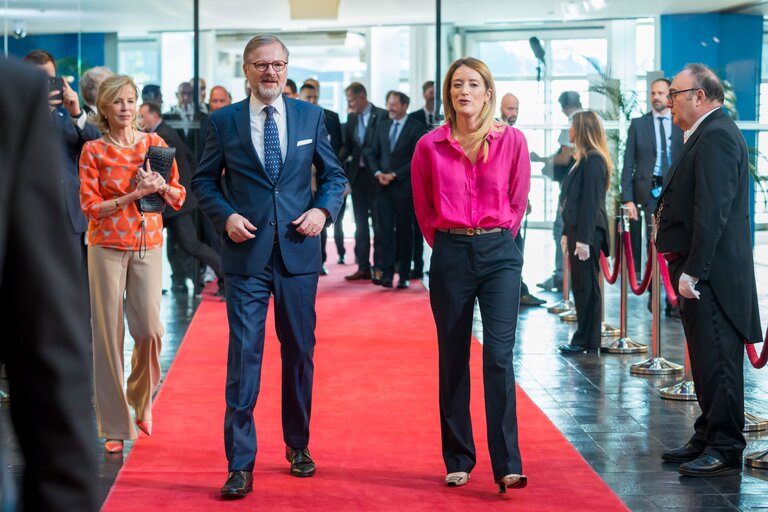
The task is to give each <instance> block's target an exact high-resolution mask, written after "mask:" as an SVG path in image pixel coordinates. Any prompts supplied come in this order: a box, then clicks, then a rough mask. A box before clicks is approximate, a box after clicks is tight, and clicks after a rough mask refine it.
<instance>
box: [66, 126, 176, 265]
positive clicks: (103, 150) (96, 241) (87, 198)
mask: <svg viewBox="0 0 768 512" xmlns="http://www.w3.org/2000/svg"><path fill="white" fill-rule="evenodd" d="M149 146H163V147H168V145H167V144H166V143H165V141H163V139H161V138H160V136H159V135H157V134H156V133H148V134H146V136H145V137H143V138H142V139H141V140H139V141H138V142H137V143H136V144H135V145H134V146H133V147H132V148H129V149H123V148H118V147H116V146H113V145H112V144H109V143H107V142H105V141H104V140H103V139H98V140H92V141H89V142H86V143H85V145H84V146H83V151H82V153H81V154H80V205H81V207H82V209H83V213H84V214H85V216H86V217H87V218H88V244H89V245H99V246H101V247H109V248H112V249H122V250H139V243H140V240H141V214H140V213H139V210H138V208H137V207H136V204H135V203H133V202H132V203H130V204H127V205H122V207H121V208H120V209H119V210H117V211H116V212H115V213H113V214H112V215H110V216H109V217H104V218H102V219H100V218H99V209H100V208H101V203H102V202H104V201H107V200H112V199H114V198H115V197H122V196H124V195H126V194H127V193H129V192H131V191H132V190H133V189H134V188H135V186H134V180H135V179H136V175H137V174H138V168H139V167H141V166H142V165H144V155H145V154H146V153H147V148H149ZM168 184H169V185H170V186H171V187H173V188H176V189H178V190H179V191H180V195H179V197H178V200H177V201H176V202H175V203H168V206H170V207H171V208H173V209H174V210H178V209H180V208H181V205H182V204H184V199H185V198H186V194H187V193H186V190H184V187H183V186H181V185H180V184H179V170H178V168H177V167H176V161H175V160H174V162H173V168H172V169H171V176H170V179H169V180H168ZM123 202H124V201H121V204H122V203H123ZM144 219H145V220H146V226H145V230H146V233H145V236H146V246H145V247H146V249H154V248H155V247H160V246H162V245H163V218H162V214H160V213H145V214H144ZM141 249H144V246H143V244H142V247H141Z"/></svg>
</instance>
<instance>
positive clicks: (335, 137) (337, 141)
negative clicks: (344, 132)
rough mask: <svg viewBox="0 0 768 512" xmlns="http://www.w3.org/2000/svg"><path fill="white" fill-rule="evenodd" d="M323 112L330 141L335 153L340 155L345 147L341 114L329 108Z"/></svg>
mask: <svg viewBox="0 0 768 512" xmlns="http://www.w3.org/2000/svg"><path fill="white" fill-rule="evenodd" d="M323 112H324V113H325V129H326V130H328V141H329V142H330V143H331V148H333V151H334V153H336V154H337V155H338V154H339V151H340V150H341V146H342V145H343V142H342V138H341V121H339V114H337V113H336V112H334V111H333V110H328V109H327V108H324V109H323Z"/></svg>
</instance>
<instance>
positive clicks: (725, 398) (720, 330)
mask: <svg viewBox="0 0 768 512" xmlns="http://www.w3.org/2000/svg"><path fill="white" fill-rule="evenodd" d="M684 262H685V258H683V259H680V260H677V261H675V262H672V263H670V264H669V266H670V271H671V273H672V277H673V282H674V285H675V290H676V291H677V290H679V287H678V283H679V280H680V275H681V274H682V272H683V269H684V268H685V265H684ZM696 289H697V290H698V291H699V292H700V294H701V295H700V297H699V299H693V300H691V299H686V298H685V297H683V296H682V295H678V299H679V301H680V317H681V319H682V322H683V330H684V331H685V338H686V341H687V343H688V354H689V356H690V358H691V373H692V375H693V383H694V386H695V388H696V399H697V400H698V402H699V407H700V408H701V415H700V416H699V417H698V418H697V419H696V422H695V423H694V426H693V427H694V431H695V433H694V434H693V436H692V437H691V440H690V442H691V444H692V445H693V446H696V447H698V448H701V449H703V450H704V453H708V454H710V455H714V456H715V457H717V458H718V459H720V460H721V461H722V462H724V463H726V464H728V465H730V466H733V467H741V465H742V461H741V455H742V453H743V451H744V447H745V446H746V441H745V440H744V434H743V433H742V430H743V429H744V336H742V335H741V334H740V333H739V332H738V330H736V328H735V327H734V326H733V324H732V323H731V321H730V320H728V318H727V317H726V316H725V313H724V312H723V309H722V308H721V307H720V304H718V302H717V298H716V297H715V294H714V293H713V290H712V287H711V286H710V284H709V281H702V280H700V281H699V282H698V284H697V285H696ZM678 293H679V292H678Z"/></svg>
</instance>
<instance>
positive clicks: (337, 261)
mask: <svg viewBox="0 0 768 512" xmlns="http://www.w3.org/2000/svg"><path fill="white" fill-rule="evenodd" d="M336 263H338V264H339V265H344V263H345V261H344V255H343V254H342V255H341V256H339V259H337V260H336Z"/></svg>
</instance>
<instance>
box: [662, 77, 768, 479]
mask: <svg viewBox="0 0 768 512" xmlns="http://www.w3.org/2000/svg"><path fill="white" fill-rule="evenodd" d="M668 97H669V106H670V107H671V108H672V119H673V121H674V123H675V124H676V125H677V126H679V127H680V128H681V129H682V130H685V140H686V142H685V146H684V147H683V150H682V152H681V154H680V156H679V157H677V159H676V160H675V162H674V163H673V164H672V166H671V167H670V169H669V172H668V173H667V177H666V178H665V180H664V186H663V188H662V191H661V196H660V197H659V200H658V205H657V207H656V211H655V213H654V217H655V219H654V220H655V222H656V226H657V233H656V247H657V248H658V251H659V253H661V254H663V255H664V257H665V258H666V260H667V261H668V262H669V272H670V276H671V277H672V282H673V284H674V286H675V288H676V289H677V291H678V298H679V300H680V313H681V317H682V321H683V328H684V329H685V336H686V340H687V342H688V351H689V354H690V356H691V370H692V373H693V381H694V384H695V386H696V397H697V399H698V402H699V406H700V407H701V415H700V416H699V417H698V418H697V419H696V423H695V424H694V430H695V432H694V434H693V436H692V437H691V439H690V441H688V443H686V444H685V445H684V446H682V447H680V448H676V449H673V450H669V451H666V452H664V454H663V455H662V458H663V459H664V460H666V461H670V462H683V463H684V464H681V465H680V469H679V471H680V473H682V474H683V475H688V476H705V477H706V476H720V475H731V474H738V473H739V472H741V466H742V460H741V455H742V452H743V450H744V447H745V445H746V443H745V441H744V436H743V434H742V430H743V428H744V374H743V363H744V343H745V342H747V343H754V342H759V341H762V333H761V328H760V312H759V310H758V303H757V291H756V285H755V273H754V262H753V261H752V240H751V236H750V225H749V201H750V198H749V180H750V174H749V154H748V152H747V144H746V142H745V140H744V137H743V136H742V134H741V132H740V131H739V129H738V128H737V127H736V124H735V123H734V122H733V120H732V119H731V118H730V117H729V116H728V114H727V113H726V112H725V111H724V110H723V108H722V105H723V98H724V95H723V87H722V85H721V84H720V81H719V80H718V78H717V76H715V74H714V73H713V72H712V71H711V70H709V69H708V68H706V67H705V66H703V65H701V64H689V65H687V66H686V67H685V68H684V69H683V71H681V72H680V73H679V74H678V75H677V76H676V77H675V79H674V80H673V81H672V85H671V87H670V89H669V95H668Z"/></svg>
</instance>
